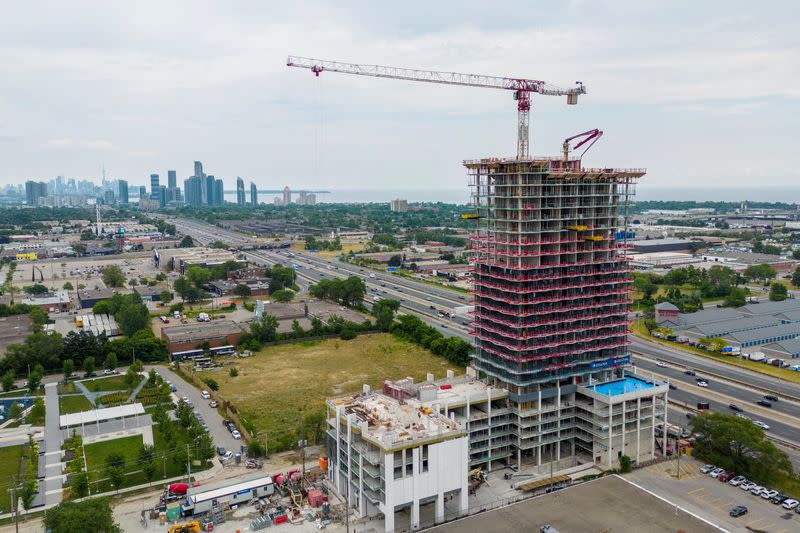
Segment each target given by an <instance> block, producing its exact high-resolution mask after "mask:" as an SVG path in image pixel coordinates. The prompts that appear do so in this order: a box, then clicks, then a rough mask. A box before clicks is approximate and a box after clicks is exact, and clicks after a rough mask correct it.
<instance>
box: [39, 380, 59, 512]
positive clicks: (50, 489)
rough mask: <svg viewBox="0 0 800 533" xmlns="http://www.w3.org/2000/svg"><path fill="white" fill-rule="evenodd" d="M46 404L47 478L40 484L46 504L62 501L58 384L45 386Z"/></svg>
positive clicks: (45, 449)
mask: <svg viewBox="0 0 800 533" xmlns="http://www.w3.org/2000/svg"><path fill="white" fill-rule="evenodd" d="M44 405H45V409H46V411H47V412H46V416H45V426H44V440H45V442H44V455H43V456H42V457H41V458H40V460H41V459H42V458H43V459H44V460H45V472H46V477H45V479H44V480H43V481H42V482H41V483H40V484H39V492H40V493H43V494H44V495H45V505H51V504H52V505H55V504H57V503H60V502H61V495H62V489H63V478H62V477H61V444H62V440H61V429H60V422H59V415H60V411H59V408H58V384H57V383H48V384H46V385H45V386H44Z"/></svg>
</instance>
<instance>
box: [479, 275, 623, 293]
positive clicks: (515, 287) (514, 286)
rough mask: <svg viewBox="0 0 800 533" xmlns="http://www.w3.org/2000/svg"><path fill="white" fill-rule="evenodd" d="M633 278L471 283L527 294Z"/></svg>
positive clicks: (599, 284) (593, 285) (608, 283)
mask: <svg viewBox="0 0 800 533" xmlns="http://www.w3.org/2000/svg"><path fill="white" fill-rule="evenodd" d="M612 274H613V273H612ZM632 281H633V278H631V277H629V276H616V277H614V278H611V279H598V280H595V281H578V282H575V283H562V284H560V285H549V284H548V285H544V284H542V285H537V286H534V287H531V286H520V283H491V282H489V281H486V280H484V279H481V278H480V277H478V278H473V280H472V284H473V285H477V286H480V287H486V288H489V289H497V290H501V291H505V292H511V293H514V294H527V293H531V292H546V291H560V290H566V289H579V288H581V287H598V286H601V285H616V284H618V283H631V282H632Z"/></svg>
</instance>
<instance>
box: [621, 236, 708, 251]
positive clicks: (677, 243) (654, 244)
mask: <svg viewBox="0 0 800 533" xmlns="http://www.w3.org/2000/svg"><path fill="white" fill-rule="evenodd" d="M628 242H629V244H630V245H631V246H632V248H633V250H634V251H635V252H638V253H658V252H688V251H691V250H692V247H693V246H696V244H695V243H694V241H691V240H689V239H676V238H664V239H640V240H634V241H628Z"/></svg>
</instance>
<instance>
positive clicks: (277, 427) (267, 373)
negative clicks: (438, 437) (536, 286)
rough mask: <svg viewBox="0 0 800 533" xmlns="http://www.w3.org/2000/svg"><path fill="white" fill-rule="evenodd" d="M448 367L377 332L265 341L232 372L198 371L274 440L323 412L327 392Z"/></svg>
mask: <svg viewBox="0 0 800 533" xmlns="http://www.w3.org/2000/svg"><path fill="white" fill-rule="evenodd" d="M448 368H452V366H449V367H448V362H447V361H446V360H445V359H442V358H440V357H436V356H434V355H433V354H431V353H430V352H429V351H427V350H425V349H424V348H420V347H418V346H416V345H413V344H411V343H408V342H404V341H401V340H398V339H396V338H394V337H392V336H391V335H389V334H385V333H382V334H376V335H362V336H359V337H358V338H356V339H353V340H350V341H343V340H339V339H330V340H325V341H314V342H304V343H297V344H286V345H281V346H270V347H268V348H265V349H263V350H262V351H261V352H259V353H258V354H257V355H254V356H252V357H249V358H247V359H241V360H240V363H239V365H238V369H239V375H238V376H237V377H235V378H232V377H230V375H229V374H228V373H227V372H201V373H200V374H199V375H200V376H201V377H213V378H214V379H215V380H216V381H217V382H218V383H219V387H220V389H219V392H220V393H221V394H222V396H223V397H225V398H226V399H227V400H229V401H231V402H233V403H234V404H235V405H236V408H237V409H238V410H239V414H240V416H241V417H242V421H243V423H244V424H245V425H246V426H252V428H253V429H255V430H256V431H261V430H266V431H268V433H269V440H270V442H271V443H277V442H279V441H280V437H281V435H288V434H292V435H293V434H294V433H293V432H294V431H295V429H296V428H297V426H298V424H299V422H300V421H301V420H302V418H303V416H305V415H306V414H309V413H319V412H324V409H325V399H326V398H328V397H331V396H336V395H341V394H346V393H350V392H356V391H360V390H361V386H362V385H363V384H364V383H368V384H370V385H371V386H372V387H373V388H374V387H378V386H380V385H381V384H382V383H383V380H384V379H393V380H394V379H401V378H404V377H406V376H412V377H414V379H416V380H421V379H425V374H426V373H428V372H433V373H434V374H435V375H436V377H437V378H440V377H443V375H444V374H445V372H446V370H447V369H448ZM287 440H288V438H287ZM270 448H272V444H271V445H270Z"/></svg>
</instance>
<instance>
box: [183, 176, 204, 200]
mask: <svg viewBox="0 0 800 533" xmlns="http://www.w3.org/2000/svg"><path fill="white" fill-rule="evenodd" d="M201 181H202V180H201V179H200V178H198V177H197V176H192V177H190V178H188V179H186V180H185V181H184V182H183V192H184V194H185V195H186V198H185V200H186V204H187V205H190V206H192V207H197V206H199V205H202V201H203V194H202V188H201V185H200V182H201ZM179 190H180V189H179Z"/></svg>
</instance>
